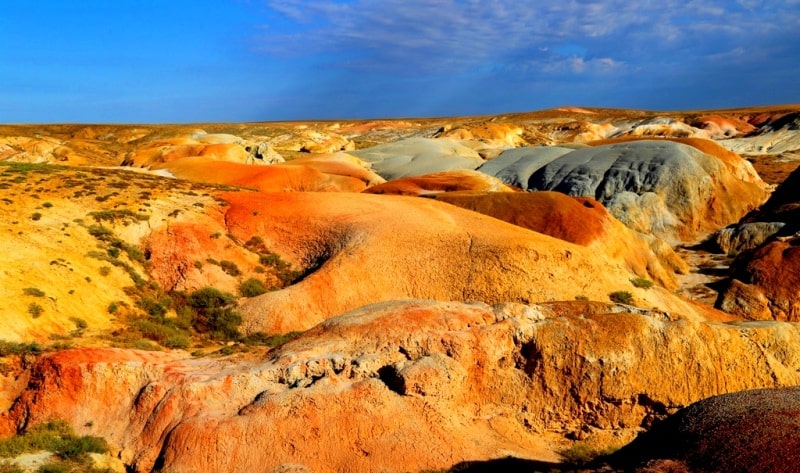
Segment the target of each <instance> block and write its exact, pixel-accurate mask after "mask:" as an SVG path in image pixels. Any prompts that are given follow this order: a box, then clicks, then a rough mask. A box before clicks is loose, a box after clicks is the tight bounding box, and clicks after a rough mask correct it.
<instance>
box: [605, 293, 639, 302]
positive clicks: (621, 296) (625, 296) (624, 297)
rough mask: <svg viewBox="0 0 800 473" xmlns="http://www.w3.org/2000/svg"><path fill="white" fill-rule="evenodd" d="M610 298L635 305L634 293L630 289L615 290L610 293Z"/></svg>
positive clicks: (613, 300)
mask: <svg viewBox="0 0 800 473" xmlns="http://www.w3.org/2000/svg"><path fill="white" fill-rule="evenodd" d="M608 298H609V299H611V301H612V302H616V303H617V304H626V305H633V294H631V293H630V292H628V291H614V292H612V293H611V294H609V295H608Z"/></svg>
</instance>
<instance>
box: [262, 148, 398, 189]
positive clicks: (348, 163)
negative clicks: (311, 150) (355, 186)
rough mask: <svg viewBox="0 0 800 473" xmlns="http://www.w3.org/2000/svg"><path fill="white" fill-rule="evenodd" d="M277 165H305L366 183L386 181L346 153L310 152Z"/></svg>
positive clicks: (363, 163)
mask: <svg viewBox="0 0 800 473" xmlns="http://www.w3.org/2000/svg"><path fill="white" fill-rule="evenodd" d="M278 166H307V167H310V168H313V169H316V170H317V171H320V172H323V173H325V174H332V175H335V176H343V177H352V178H354V179H358V180H360V181H363V182H364V183H366V185H374V184H382V183H384V182H386V179H384V178H382V177H381V176H379V175H377V174H375V173H374V172H373V171H371V170H370V167H371V166H369V165H368V164H367V163H365V162H364V161H361V160H360V159H358V158H356V157H355V156H352V155H349V154H347V153H335V154H310V155H307V156H301V157H299V158H296V159H293V160H291V161H287V162H286V163H282V164H279V165H278Z"/></svg>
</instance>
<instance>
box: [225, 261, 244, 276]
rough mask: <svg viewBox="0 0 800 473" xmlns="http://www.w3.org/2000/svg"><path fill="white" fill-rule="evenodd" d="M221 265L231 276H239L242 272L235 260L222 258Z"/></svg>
mask: <svg viewBox="0 0 800 473" xmlns="http://www.w3.org/2000/svg"><path fill="white" fill-rule="evenodd" d="M219 267H220V268H222V271H224V272H225V273H226V274H228V275H230V276H239V275H240V274H242V272H241V271H240V270H239V267H238V266H236V263H234V262H233V261H228V260H222V261H220V262H219Z"/></svg>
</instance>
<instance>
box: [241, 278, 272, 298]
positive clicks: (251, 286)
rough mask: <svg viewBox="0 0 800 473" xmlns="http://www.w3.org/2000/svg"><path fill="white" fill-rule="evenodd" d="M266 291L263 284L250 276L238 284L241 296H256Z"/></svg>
mask: <svg viewBox="0 0 800 473" xmlns="http://www.w3.org/2000/svg"><path fill="white" fill-rule="evenodd" d="M266 292H267V288H266V287H264V284H263V283H262V282H261V281H259V280H258V279H255V278H250V279H248V280H246V281H243V282H242V283H241V284H239V293H240V294H241V295H242V296H243V297H256V296H260V295H261V294H264V293H266Z"/></svg>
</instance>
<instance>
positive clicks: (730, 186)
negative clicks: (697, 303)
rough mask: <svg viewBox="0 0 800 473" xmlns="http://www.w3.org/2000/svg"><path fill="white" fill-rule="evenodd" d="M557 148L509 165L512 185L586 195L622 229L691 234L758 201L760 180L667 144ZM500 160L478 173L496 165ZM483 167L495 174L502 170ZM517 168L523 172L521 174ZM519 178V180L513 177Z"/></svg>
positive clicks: (669, 236)
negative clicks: (573, 148) (613, 217)
mask: <svg viewBox="0 0 800 473" xmlns="http://www.w3.org/2000/svg"><path fill="white" fill-rule="evenodd" d="M537 151H538V150H537ZM562 151H563V150H562V149H555V150H552V151H547V152H546V155H543V154H542V153H543V152H544V151H542V152H537V153H536V154H533V155H532V156H531V157H529V158H526V157H523V158H521V159H519V160H517V161H515V162H514V163H513V165H512V166H511V167H510V168H509V171H513V174H512V175H517V176H518V178H517V179H518V180H515V181H514V182H516V183H518V184H524V186H523V187H524V188H525V189H528V190H555V191H558V192H563V193H565V194H569V195H580V196H586V197H592V198H594V199H597V200H598V201H600V202H602V203H603V205H605V206H606V207H607V208H608V209H609V211H610V212H611V213H612V214H614V216H615V217H617V218H618V219H620V220H621V221H622V222H624V223H625V224H626V225H628V226H629V227H631V228H633V229H635V230H637V231H640V232H643V233H652V234H654V235H656V236H658V237H660V238H663V239H666V240H668V241H676V240H683V241H692V240H694V239H697V238H698V237H699V236H700V235H702V234H704V233H707V232H709V231H713V230H716V229H718V228H720V227H723V226H725V225H727V224H730V223H732V222H734V221H737V220H738V219H739V218H740V217H741V216H743V215H744V214H745V213H747V212H748V211H749V210H751V209H752V208H754V207H755V206H757V205H759V204H760V203H762V202H763V201H764V200H765V199H766V191H765V189H764V186H763V183H760V182H750V181H752V179H748V180H742V179H740V178H738V177H737V175H736V174H734V173H732V172H731V171H730V168H731V166H732V165H731V164H730V163H726V161H723V160H722V159H720V158H717V157H715V156H711V155H709V154H706V153H703V152H701V151H699V150H698V149H697V148H695V147H692V146H688V145H683V144H680V143H676V142H673V141H665V140H662V141H631V142H624V143H616V144H611V145H604V146H597V147H594V148H588V149H579V150H574V151H571V152H563V153H562ZM501 159H503V156H502V155H501V156H500V157H498V158H497V159H496V160H494V161H491V162H490V163H488V164H487V165H486V166H484V167H482V168H481V170H485V169H487V166H493V165H495V163H498V166H499V165H500V164H501V163H503V161H499V160H501ZM740 161H742V160H741V159H740ZM489 169H490V171H491V172H490V174H492V175H495V176H498V177H500V178H501V179H503V177H502V176H503V175H504V173H505V172H506V171H505V170H504V169H499V170H495V169H493V168H491V167H490V168H489ZM518 169H524V173H522V174H523V175H521V176H520V172H519V171H518ZM525 175H527V176H529V177H528V178H527V182H525V183H523V182H520V181H521V180H523V179H524V178H525ZM734 196H735V197H734Z"/></svg>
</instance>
